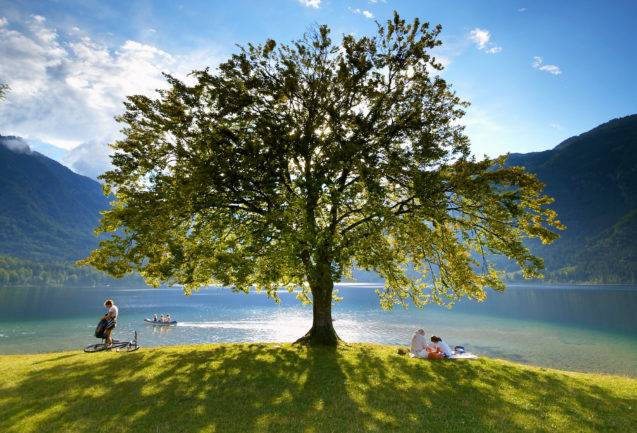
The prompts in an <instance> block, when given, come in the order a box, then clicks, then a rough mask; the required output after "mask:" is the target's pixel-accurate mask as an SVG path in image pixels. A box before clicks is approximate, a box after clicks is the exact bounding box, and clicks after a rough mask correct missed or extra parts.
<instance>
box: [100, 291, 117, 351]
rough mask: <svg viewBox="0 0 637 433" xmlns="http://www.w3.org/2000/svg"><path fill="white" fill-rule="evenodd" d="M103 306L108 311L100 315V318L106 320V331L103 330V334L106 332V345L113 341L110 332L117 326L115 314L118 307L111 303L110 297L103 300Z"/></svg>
mask: <svg viewBox="0 0 637 433" xmlns="http://www.w3.org/2000/svg"><path fill="white" fill-rule="evenodd" d="M104 307H106V308H107V309H108V312H107V313H106V314H105V315H104V317H102V319H104V320H106V331H104V334H106V345H107V346H110V345H111V344H112V343H113V340H111V332H113V329H115V327H116V326H117V314H118V312H119V309H118V308H117V306H116V305H115V304H114V303H113V300H112V299H107V300H106V301H105V302H104Z"/></svg>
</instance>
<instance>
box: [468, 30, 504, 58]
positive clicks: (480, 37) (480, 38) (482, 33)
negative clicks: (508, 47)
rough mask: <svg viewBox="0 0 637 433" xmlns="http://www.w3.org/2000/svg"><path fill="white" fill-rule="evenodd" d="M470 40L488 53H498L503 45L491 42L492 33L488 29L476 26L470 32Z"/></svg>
mask: <svg viewBox="0 0 637 433" xmlns="http://www.w3.org/2000/svg"><path fill="white" fill-rule="evenodd" d="M469 40H470V41H471V42H473V43H474V44H475V45H476V48H477V49H478V50H480V51H484V52H485V53H487V54H496V53H499V52H500V51H502V47H500V46H498V45H496V44H494V43H493V42H491V33H490V32H489V31H488V30H483V29H480V28H477V27H476V28H475V29H473V30H471V31H470V32H469Z"/></svg>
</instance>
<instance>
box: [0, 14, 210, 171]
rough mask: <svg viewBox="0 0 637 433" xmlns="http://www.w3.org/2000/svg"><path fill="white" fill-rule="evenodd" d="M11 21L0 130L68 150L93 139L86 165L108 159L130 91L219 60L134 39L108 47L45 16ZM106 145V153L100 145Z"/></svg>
mask: <svg viewBox="0 0 637 433" xmlns="http://www.w3.org/2000/svg"><path fill="white" fill-rule="evenodd" d="M5 21H6V19H2V22H4V24H3V25H1V26H0V58H2V59H5V60H4V61H2V62H0V78H2V79H4V80H6V81H7V84H9V86H10V87H11V92H10V93H9V94H8V95H7V98H6V100H5V101H4V102H3V103H2V104H0V130H1V131H2V132H3V133H9V134H13V135H20V136H23V137H25V138H27V140H31V139H34V140H36V139H37V140H41V141H44V142H46V143H49V144H52V145H54V146H56V147H59V148H62V149H66V150H67V151H70V150H71V149H74V148H75V147H77V146H78V145H80V144H82V143H85V144H86V143H90V147H91V149H92V151H91V152H85V153H82V154H78V155H77V158H76V159H75V160H77V164H78V165H77V166H78V167H79V166H81V165H83V166H88V165H87V164H86V163H84V162H81V161H79V160H80V159H82V158H89V159H90V158H94V159H105V158H106V155H107V153H108V151H109V149H108V148H107V147H106V145H105V143H107V142H110V141H112V140H113V139H114V138H116V137H117V136H118V134H119V132H118V131H119V129H120V125H118V124H117V123H116V122H115V120H114V116H115V115H117V114H120V113H121V112H123V109H124V107H123V105H122V101H123V100H124V99H125V98H126V96H127V95H132V94H146V95H149V96H153V95H154V92H155V90H156V89H159V88H165V87H166V86H167V83H166V80H165V79H164V77H163V76H162V75H161V73H162V72H170V73H172V74H174V75H177V76H179V77H184V76H185V74H186V73H187V72H189V71H191V70H192V69H196V68H202V67H205V66H214V65H215V64H216V63H217V62H214V61H213V58H212V56H209V57H208V58H204V57H203V56H201V55H200V56H199V57H193V58H191V57H187V56H186V55H184V56H183V57H182V56H181V55H180V56H173V55H171V54H169V53H167V52H165V51H162V50H161V49H159V48H157V47H154V46H151V45H147V44H143V43H140V42H137V41H133V40H128V41H126V42H124V43H123V44H121V45H119V46H116V47H109V46H106V45H104V44H103V43H99V42H96V41H94V40H93V39H91V38H90V37H89V36H86V34H85V33H83V32H81V31H80V30H79V29H77V30H73V29H71V30H72V31H71V32H70V33H71V34H66V33H65V34H61V33H59V32H58V31H57V30H56V29H55V28H53V27H51V26H50V25H49V24H48V22H47V20H46V19H45V18H44V17H42V16H36V15H34V16H30V17H29V18H27V19H26V20H25V21H24V22H9V23H7V22H5ZM188 56H190V55H188ZM100 146H101V148H102V152H98V151H96V149H97V148H98V147H100ZM84 147H85V148H86V147H87V146H84ZM80 162H81V163H80ZM83 174H88V173H83ZM91 174H92V173H91Z"/></svg>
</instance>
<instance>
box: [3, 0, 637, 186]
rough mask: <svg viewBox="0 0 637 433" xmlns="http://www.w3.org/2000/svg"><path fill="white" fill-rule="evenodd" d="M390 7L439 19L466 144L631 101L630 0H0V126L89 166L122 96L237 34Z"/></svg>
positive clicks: (529, 137) (549, 143)
mask: <svg viewBox="0 0 637 433" xmlns="http://www.w3.org/2000/svg"><path fill="white" fill-rule="evenodd" d="M394 10H397V11H398V12H399V14H401V16H403V17H405V18H407V19H409V20H411V19H413V18H414V17H418V18H420V19H421V20H422V21H429V22H431V23H432V24H434V25H435V24H441V25H442V27H443V31H442V34H441V39H442V41H443V45H442V46H441V47H439V48H438V49H437V50H436V51H435V55H436V56H437V58H438V59H439V60H440V61H441V62H442V63H443V64H444V65H445V70H444V71H443V72H442V73H441V75H442V76H443V78H445V79H446V80H447V81H448V82H449V83H451V84H452V86H453V89H455V91H456V93H457V95H458V96H460V97H461V98H462V99H463V100H466V101H469V102H471V106H470V108H469V109H468V110H467V115H466V116H465V117H464V118H463V120H462V123H463V124H464V125H466V131H465V132H466V134H467V135H468V136H469V138H470V139H471V142H472V150H473V152H474V154H476V156H478V157H481V156H482V155H488V156H490V157H494V156H497V155H500V154H503V153H506V152H532V151H540V150H545V149H550V148H553V147H555V146H556V145H557V144H559V143H560V142H561V141H563V140H564V139H566V138H568V137H571V136H573V135H577V134H580V133H583V132H585V131H587V130H589V129H591V128H593V127H595V126H597V125H598V124H600V123H603V122H606V121H608V120H610V119H612V118H615V117H622V116H626V115H629V114H634V113H637V81H636V80H635V77H636V76H637V72H636V71H637V55H636V54H635V52H636V51H637V50H636V48H635V47H636V46H637V35H636V33H635V32H636V30H635V23H637V1H635V0H614V1H611V2H602V1H560V0H552V1H541V0H524V1H518V0H493V1H489V0H484V1H477V0H458V1H433V0H413V1H399V0H385V1H384V0H375V1H374V0H360V1H359V0H342V1H337V0H268V1H248V0H234V1H181V2H180V1H148V0H147V1H144V0H134V1H130V0H129V1H119V0H111V1H97V0H82V1H78V0H76V1H67V0H57V1H30V0H20V1H19V2H16V1H15V0H12V1H6V0H0V82H4V83H8V84H9V86H10V87H11V91H10V92H9V94H8V95H7V97H6V99H5V100H4V101H2V102H0V134H2V135H17V136H21V137H24V138H25V139H26V141H27V142H28V143H29V145H30V146H31V148H32V149H34V150H37V151H40V152H41V153H44V154H46V155H48V156H50V157H52V158H54V159H57V160H59V161H61V162H62V163H64V164H66V165H67V166H69V167H71V168H73V169H74V170H75V171H77V172H79V173H82V174H86V175H89V176H96V175H97V174H99V173H100V172H102V171H104V170H105V169H106V168H107V167H108V160H109V159H108V147H107V146H106V144H107V143H108V142H111V141H113V140H114V139H116V138H117V136H118V130H119V125H118V124H117V123H116V122H115V121H114V120H113V117H114V116H115V115H117V114H119V113H121V112H122V110H123V106H122V104H121V102H122V100H123V99H124V97H125V96H126V95H129V94H135V93H143V94H149V95H152V93H153V91H154V89H156V88H160V87H162V86H164V85H165V82H164V81H163V79H162V77H161V75H160V73H161V72H168V73H171V74H174V75H177V76H185V75H186V74H187V73H188V72H189V71H191V70H193V69H200V68H204V67H206V66H210V67H212V68H214V67H215V66H216V65H217V64H219V63H220V62H222V61H223V60H225V59H226V58H228V57H229V56H230V55H231V54H232V53H234V52H236V51H237V48H236V46H235V44H247V43H248V42H254V43H259V42H263V41H265V39H267V38H270V39H274V40H276V41H278V42H282V43H287V42H289V41H291V40H294V39H297V38H299V37H301V35H302V34H303V32H305V31H306V30H308V29H310V28H311V27H312V26H313V25H315V24H327V25H328V26H329V27H330V28H331V29H332V34H333V39H335V40H337V39H339V38H340V36H341V35H343V34H349V33H353V34H355V35H357V36H363V35H366V36H372V35H374V34H375V32H376V24H375V21H379V22H385V21H386V20H387V19H389V18H391V16H392V14H393V11H394Z"/></svg>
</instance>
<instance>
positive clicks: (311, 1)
mask: <svg viewBox="0 0 637 433" xmlns="http://www.w3.org/2000/svg"><path fill="white" fill-rule="evenodd" d="M299 3H302V4H304V5H305V6H307V7H313V8H316V9H318V7H319V5H320V4H321V0H299Z"/></svg>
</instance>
